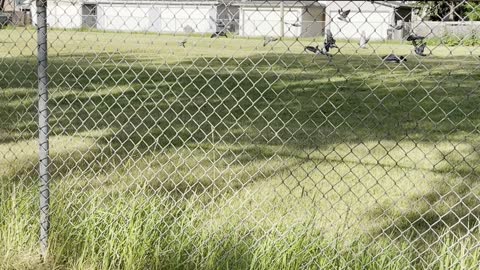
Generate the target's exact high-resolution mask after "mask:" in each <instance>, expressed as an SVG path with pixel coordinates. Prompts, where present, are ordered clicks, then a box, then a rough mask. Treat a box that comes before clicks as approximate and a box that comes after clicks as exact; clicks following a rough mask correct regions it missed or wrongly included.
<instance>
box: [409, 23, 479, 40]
mask: <svg viewBox="0 0 480 270" xmlns="http://www.w3.org/2000/svg"><path fill="white" fill-rule="evenodd" d="M479 29H480V22H475V21H471V22H470V21H467V22H439V21H423V22H421V21H418V22H415V23H413V24H412V30H413V32H414V33H415V34H417V35H421V36H425V37H428V38H432V37H438V38H440V37H443V36H446V35H455V36H457V37H459V38H463V37H466V36H471V35H473V34H475V35H478V33H479Z"/></svg>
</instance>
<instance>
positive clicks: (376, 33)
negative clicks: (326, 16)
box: [330, 11, 391, 40]
mask: <svg viewBox="0 0 480 270" xmlns="http://www.w3.org/2000/svg"><path fill="white" fill-rule="evenodd" d="M330 16H331V18H333V22H331V23H330V30H331V31H332V34H333V35H334V36H335V37H336V38H337V39H359V38H360V33H361V32H362V31H365V34H366V35H367V36H370V39H371V40H383V39H387V31H388V28H389V25H388V24H389V22H390V16H391V14H390V13H389V12H361V13H360V12H353V11H352V13H350V16H349V18H350V19H351V22H344V21H340V20H339V19H338V11H332V12H331V13H330Z"/></svg>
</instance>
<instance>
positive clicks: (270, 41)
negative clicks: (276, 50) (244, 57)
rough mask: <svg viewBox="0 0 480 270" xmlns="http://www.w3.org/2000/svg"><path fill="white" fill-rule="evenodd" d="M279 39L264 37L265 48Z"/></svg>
mask: <svg viewBox="0 0 480 270" xmlns="http://www.w3.org/2000/svg"><path fill="white" fill-rule="evenodd" d="M277 40H278V38H276V37H264V38H263V47H265V46H267V45H268V44H269V43H272V42H275V41H277Z"/></svg>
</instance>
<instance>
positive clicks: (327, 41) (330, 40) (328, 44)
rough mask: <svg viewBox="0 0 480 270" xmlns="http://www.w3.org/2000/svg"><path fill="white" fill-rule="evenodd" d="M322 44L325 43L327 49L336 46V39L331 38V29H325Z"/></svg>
mask: <svg viewBox="0 0 480 270" xmlns="http://www.w3.org/2000/svg"><path fill="white" fill-rule="evenodd" d="M323 44H324V45H325V47H328V49H330V48H338V46H337V44H336V40H335V39H334V38H333V34H332V31H330V29H327V31H326V35H325V41H324V42H323Z"/></svg>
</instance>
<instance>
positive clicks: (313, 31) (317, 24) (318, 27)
mask: <svg viewBox="0 0 480 270" xmlns="http://www.w3.org/2000/svg"><path fill="white" fill-rule="evenodd" d="M324 32H325V9H324V8H323V7H319V6H315V7H305V9H304V10H303V16H302V37H317V36H322V35H324Z"/></svg>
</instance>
